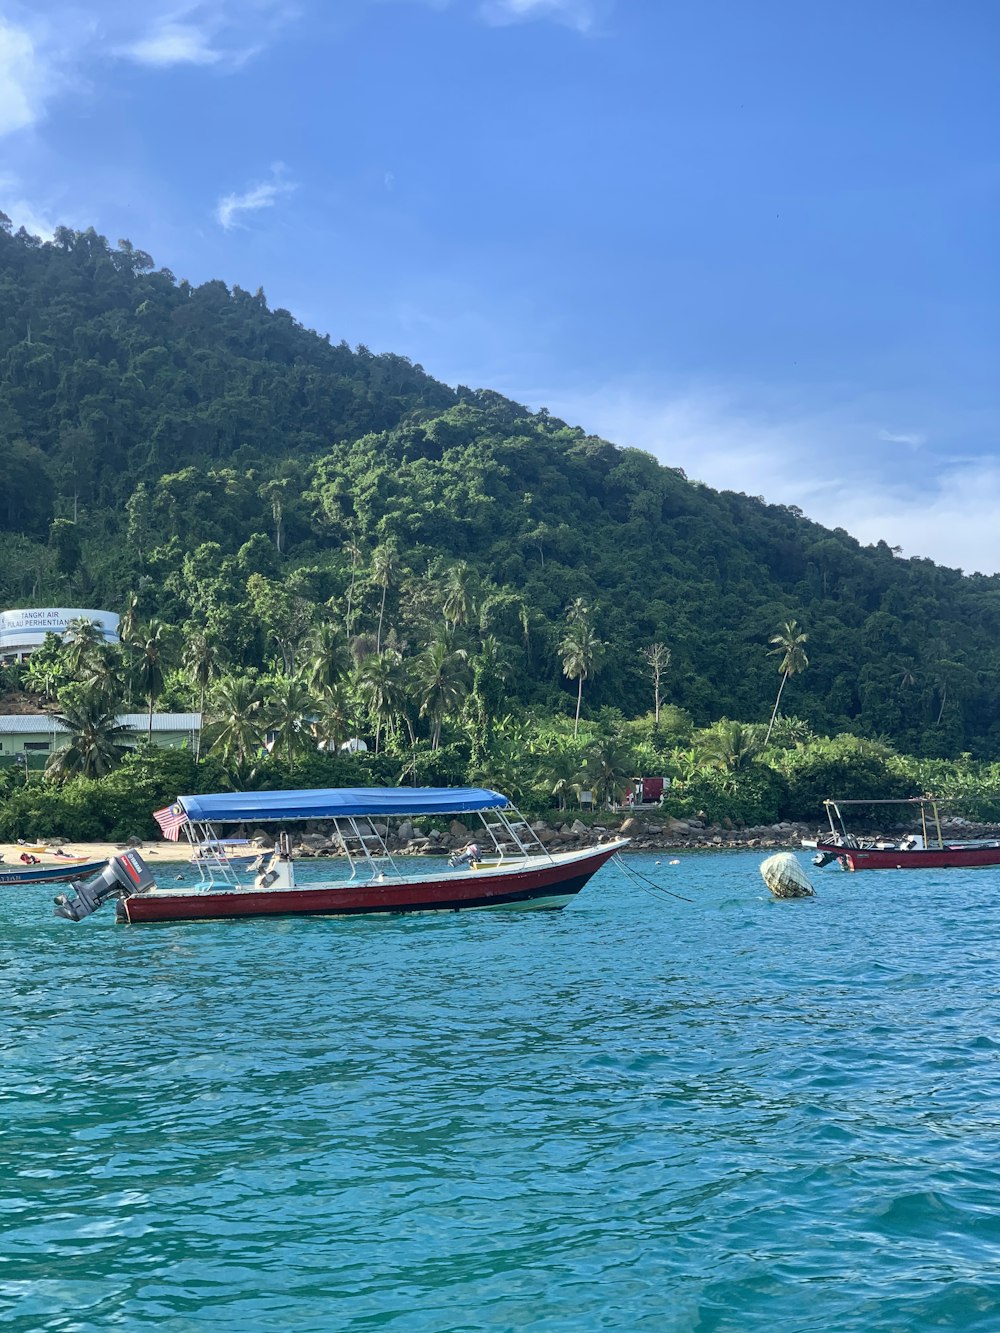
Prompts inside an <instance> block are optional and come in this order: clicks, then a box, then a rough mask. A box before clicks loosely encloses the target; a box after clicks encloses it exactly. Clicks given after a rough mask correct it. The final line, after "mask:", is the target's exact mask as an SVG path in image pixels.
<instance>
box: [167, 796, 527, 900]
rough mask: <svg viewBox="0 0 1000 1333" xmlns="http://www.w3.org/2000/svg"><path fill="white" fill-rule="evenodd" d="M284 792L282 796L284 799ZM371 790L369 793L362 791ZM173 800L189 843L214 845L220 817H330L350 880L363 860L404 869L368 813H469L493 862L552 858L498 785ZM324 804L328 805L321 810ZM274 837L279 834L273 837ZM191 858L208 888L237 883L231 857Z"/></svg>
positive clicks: (381, 869)
mask: <svg viewBox="0 0 1000 1333" xmlns="http://www.w3.org/2000/svg"><path fill="white" fill-rule="evenodd" d="M282 797H284V798H286V800H285V801H282V800H281V799H280V798H282ZM371 797H374V799H366V798H371ZM260 798H263V799H260ZM338 798H342V799H338ZM175 804H176V805H178V806H180V808H181V809H182V810H183V811H184V813H185V815H186V816H187V819H186V822H185V823H184V824H183V825H182V828H183V830H184V833H185V835H186V837H187V838H188V840H189V842H191V843H192V845H193V846H194V847H197V846H199V845H202V846H203V845H206V844H208V845H216V846H217V845H219V843H220V842H221V841H223V840H222V839H220V838H219V835H218V833H217V831H216V826H217V825H223V824H230V823H238V824H253V823H260V824H265V823H282V824H288V823H296V822H302V821H304V820H312V819H323V820H325V821H328V822H330V823H332V825H333V841H334V843H335V845H336V846H337V850H338V851H341V852H342V853H343V854H344V856H345V857H346V859H347V861H348V864H349V866H350V870H351V873H350V876H349V879H350V880H352V881H353V880H354V879H355V878H357V877H358V875H359V872H360V871H361V870H362V869H363V868H365V867H367V869H368V871H369V873H370V875H371V878H372V879H373V880H376V879H378V878H379V877H380V876H383V877H384V875H385V869H386V866H387V865H388V866H389V867H391V871H392V873H393V874H394V875H401V873H402V872H401V871H400V868H399V866H398V865H397V864H396V861H395V859H394V857H393V855H392V853H391V852H390V851H389V848H388V845H387V843H386V839H385V836H383V835H382V834H380V833H379V832H378V831H377V829H376V827H375V824H374V823H373V820H381V819H389V818H396V819H402V818H412V817H414V816H417V817H420V816H428V817H433V816H435V815H439V816H440V815H446V814H452V815H458V814H466V815H470V814H474V815H476V816H477V817H478V819H479V821H480V823H481V825H482V828H483V832H484V833H485V834H486V837H487V838H488V839H489V842H490V844H491V845H492V852H491V853H490V854H489V855H490V861H489V864H490V865H491V866H496V865H502V864H503V863H504V862H505V861H510V860H515V861H519V860H523V859H525V858H527V857H531V856H543V857H545V858H546V859H547V860H548V861H552V859H553V858H552V853H551V852H550V851H549V849H548V848H547V847H546V846H545V844H544V843H543V842H542V841H541V839H540V838H539V837H538V834H537V833H536V832H535V830H534V829H533V828H532V827H531V825H530V824H529V822H528V821H527V820H526V819H525V818H524V817H523V816H522V814H521V812H520V811H519V810H518V809H517V807H516V806H515V805H514V804H513V802H511V801H510V800H509V799H508V798H507V797H506V796H502V795H501V794H500V793H499V792H494V791H489V790H487V789H485V788H476V787H466V788H448V787H445V788H438V787H424V788H420V787H416V788H394V787H386V788H382V787H355V788H331V789H329V790H318V791H309V792H253V793H247V794H246V795H245V796H244V797H239V796H238V795H237V794H234V793H221V794H220V795H219V796H217V797H216V796H179V797H178V798H177V801H176V803H175ZM255 805H256V808H254V807H255ZM282 806H284V807H285V808H284V812H282ZM324 810H325V812H326V813H321V811H324ZM261 811H263V813H261ZM359 821H360V822H359ZM279 840H280V835H279V838H278V839H276V840H275V841H276V844H277V843H278V841H279ZM262 854H265V855H266V853H262ZM195 865H196V866H197V868H198V875H199V879H200V880H201V883H202V885H203V886H205V887H206V888H209V887H212V886H213V885H218V884H219V882H220V880H221V881H222V882H223V883H225V884H227V885H229V886H231V887H234V888H238V887H241V885H240V881H239V878H238V876H237V874H236V871H235V870H234V869H233V867H232V865H231V864H230V863H229V861H228V860H225V859H222V858H216V857H212V856H209V857H201V858H196V860H195Z"/></svg>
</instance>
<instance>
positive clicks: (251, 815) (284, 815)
mask: <svg viewBox="0 0 1000 1333" xmlns="http://www.w3.org/2000/svg"><path fill="white" fill-rule="evenodd" d="M176 804H177V805H179V806H180V807H181V809H182V810H183V811H184V813H185V814H186V815H187V817H188V819H189V820H191V821H193V822H197V823H201V824H244V823H255V824H266V823H269V822H272V823H273V822H274V821H276V820H291V819H341V818H343V819H347V818H350V817H352V816H354V817H356V818H357V817H361V818H368V817H370V818H385V817H387V816H390V815H458V814H464V813H468V812H469V811H473V810H499V809H504V808H506V807H507V806H509V805H510V802H509V801H508V799H507V797H506V796H501V795H500V793H499V792H496V791H488V790H487V789H486V788H485V787H319V788H316V789H314V790H312V791H248V792H220V793H218V794H217V795H214V796H178V798H177V802H176Z"/></svg>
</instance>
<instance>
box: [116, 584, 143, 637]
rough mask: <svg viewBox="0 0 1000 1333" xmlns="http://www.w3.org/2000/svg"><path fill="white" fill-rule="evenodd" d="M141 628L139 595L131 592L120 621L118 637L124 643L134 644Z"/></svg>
mask: <svg viewBox="0 0 1000 1333" xmlns="http://www.w3.org/2000/svg"><path fill="white" fill-rule="evenodd" d="M138 628H139V594H138V593H137V592H130V593H129V595H128V602H127V604H126V606H125V610H124V612H123V613H122V615H121V618H120V619H119V621H118V637H119V639H120V640H121V641H122V643H133V642H134V641H135V635H136V631H137V630H138Z"/></svg>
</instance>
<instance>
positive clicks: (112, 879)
mask: <svg viewBox="0 0 1000 1333" xmlns="http://www.w3.org/2000/svg"><path fill="white" fill-rule="evenodd" d="M71 887H72V890H73V892H74V893H75V894H76V897H75V898H69V897H67V896H66V894H64V893H60V894H59V896H58V897H57V898H56V900H55V903H56V908H55V913H54V915H55V916H63V917H65V918H66V920H67V921H82V920H83V918H84V917H85V916H90V914H91V912H96V911H97V909H98V908H99V907H103V906H104V904H105V903H107V902H113V901H114V900H115V899H116V898H131V897H132V895H133V894H134V893H145V891H146V890H147V889H153V888H155V887H156V880H155V879H154V878H153V876H152V874H151V873H150V870H149V866H147V865H146V862H145V861H144V860H143V859H142V857H141V856H140V855H139V853H138V852H125V853H124V854H123V855H121V856H113V857H112V858H111V860H110V861H109V862H108V864H107V865H106V866H105V867H104V869H103V870H100V871H98V873H97V874H96V875H94V877H93V878H92V879H88V880H86V881H84V880H75V881H74V882H73V884H72V886H71Z"/></svg>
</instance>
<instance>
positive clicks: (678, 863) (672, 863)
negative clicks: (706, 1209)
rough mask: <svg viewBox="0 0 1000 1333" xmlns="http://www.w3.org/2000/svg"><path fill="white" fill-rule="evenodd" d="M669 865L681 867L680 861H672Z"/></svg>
mask: <svg viewBox="0 0 1000 1333" xmlns="http://www.w3.org/2000/svg"><path fill="white" fill-rule="evenodd" d="M668 864H669V865H672V866H679V865H680V861H670V862H669V863H668Z"/></svg>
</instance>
